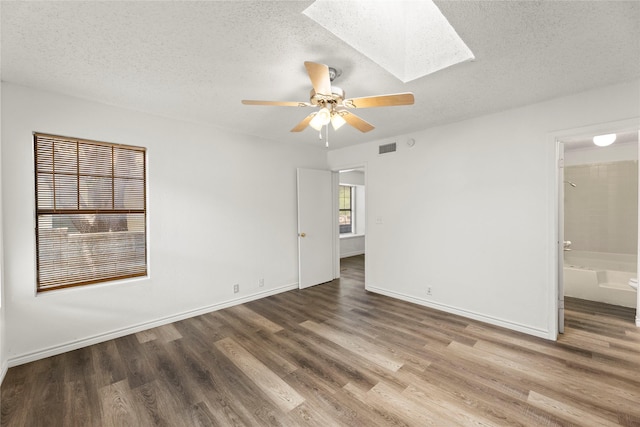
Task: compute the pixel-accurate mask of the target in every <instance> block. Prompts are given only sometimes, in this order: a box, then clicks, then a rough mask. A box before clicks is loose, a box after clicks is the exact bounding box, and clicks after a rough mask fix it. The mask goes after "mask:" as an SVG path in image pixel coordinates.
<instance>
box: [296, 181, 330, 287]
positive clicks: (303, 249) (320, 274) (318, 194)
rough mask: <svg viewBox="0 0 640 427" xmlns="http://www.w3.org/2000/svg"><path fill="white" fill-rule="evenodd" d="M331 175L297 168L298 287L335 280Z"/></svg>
mask: <svg viewBox="0 0 640 427" xmlns="http://www.w3.org/2000/svg"><path fill="white" fill-rule="evenodd" d="M333 205H334V204H333V177H332V172H330V171H324V170H315V169H298V272H299V288H300V289H303V288H308V287H309V286H314V285H317V284H320V283H325V282H330V281H331V280H333V277H334V276H333V270H334V269H333V261H334V246H335V245H334V235H335V234H336V232H335V230H334V221H335V218H334V217H336V216H337V215H334V209H333Z"/></svg>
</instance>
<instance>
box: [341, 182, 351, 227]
mask: <svg viewBox="0 0 640 427" xmlns="http://www.w3.org/2000/svg"><path fill="white" fill-rule="evenodd" d="M339 206H340V213H339V217H338V219H339V223H340V234H344V233H353V215H352V213H353V187H351V186H349V185H341V186H340V192H339Z"/></svg>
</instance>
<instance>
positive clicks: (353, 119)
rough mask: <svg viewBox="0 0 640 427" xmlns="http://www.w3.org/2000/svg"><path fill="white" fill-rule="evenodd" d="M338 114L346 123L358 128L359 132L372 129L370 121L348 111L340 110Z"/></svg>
mask: <svg viewBox="0 0 640 427" xmlns="http://www.w3.org/2000/svg"><path fill="white" fill-rule="evenodd" d="M340 115H341V116H342V118H343V119H344V120H345V121H346V122H347V123H349V124H350V125H351V126H353V127H354V128H356V129H358V130H359V131H360V132H369V131H370V130H373V129H374V126H373V125H372V124H371V123H368V122H366V121H364V120H363V119H361V118H360V117H358V116H356V115H355V114H353V113H351V112H349V111H341V112H340Z"/></svg>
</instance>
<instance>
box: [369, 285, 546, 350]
mask: <svg viewBox="0 0 640 427" xmlns="http://www.w3.org/2000/svg"><path fill="white" fill-rule="evenodd" d="M366 290H367V291H370V292H374V293H377V294H381V295H386V296H388V297H391V298H396V299H399V300H402V301H407V302H412V303H414V304H418V305H423V306H425V307H429V308H434V309H436V310H440V311H444V312H447V313H452V314H457V315H459V316H462V317H467V318H469V319H473V320H479V321H481V322H484V323H488V324H490V325H495V326H501V327H503V328H507V329H511V330H514V331H518V332H522V333H525V334H529V335H533V336H536V337H540V338H545V339H549V340H556V337H551V336H550V335H549V334H550V332H549V331H548V330H546V329H540V328H534V327H531V326H528V325H523V324H520V323H516V322H511V321H508V320H504V319H500V318H497V317H492V316H487V315H485V314H481V313H476V312H474V311H469V310H464V309H461V308H458V307H453V306H450V305H447V304H441V303H438V302H434V301H429V300H426V299H422V298H416V297H414V296H411V295H406V294H402V293H398V292H394V291H390V290H388V289H383V288H378V287H376V286H367V287H366Z"/></svg>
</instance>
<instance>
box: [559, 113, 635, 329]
mask: <svg viewBox="0 0 640 427" xmlns="http://www.w3.org/2000/svg"><path fill="white" fill-rule="evenodd" d="M600 135H609V136H608V138H609V139H610V140H612V141H613V142H610V141H604V143H607V142H609V143H608V144H606V145H604V143H602V142H601V141H599V140H598V139H596V143H599V144H601V145H596V143H594V137H597V136H600ZM614 135H615V136H614ZM638 135H639V132H638V129H637V124H636V125H635V128H634V127H632V128H629V127H627V128H625V127H623V126H622V127H610V128H608V129H606V128H602V127H601V128H599V129H592V130H590V131H588V132H586V133H585V132H581V133H578V134H576V135H575V136H565V137H561V138H558V147H559V155H560V156H561V157H560V158H561V159H562V151H564V156H563V157H564V161H563V162H561V164H560V173H559V175H558V176H559V178H560V179H559V180H558V184H559V188H558V194H559V199H560V200H559V201H558V203H559V209H558V211H559V218H558V222H559V224H558V229H559V234H561V235H562V234H563V237H562V242H559V243H561V244H560V245H559V249H558V316H559V318H558V332H560V333H562V332H563V330H564V328H563V326H564V325H563V323H564V297H565V296H566V297H567V298H574V299H578V300H589V301H595V302H598V303H603V304H610V305H616V306H622V307H629V308H635V309H636V313H637V307H638V306H639V304H638V295H637V291H636V290H635V289H634V288H633V287H632V284H633V280H634V279H636V278H637V276H638V273H637V272H638V222H639V221H638V218H639V215H638V194H639V192H638V181H639V179H638V177H639V172H638V147H639V143H638ZM638 318H639V317H638V315H636V320H635V321H636V324H638ZM638 326H640V324H638Z"/></svg>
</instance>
